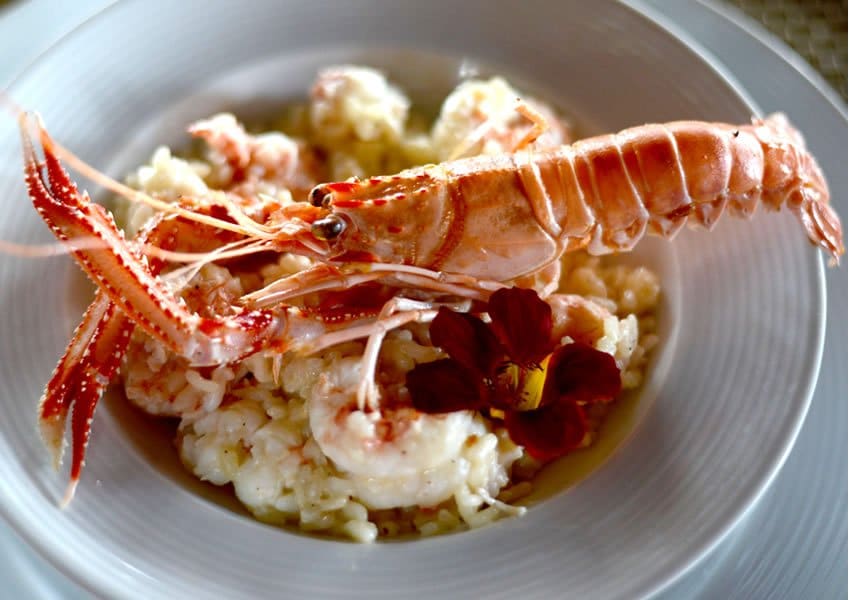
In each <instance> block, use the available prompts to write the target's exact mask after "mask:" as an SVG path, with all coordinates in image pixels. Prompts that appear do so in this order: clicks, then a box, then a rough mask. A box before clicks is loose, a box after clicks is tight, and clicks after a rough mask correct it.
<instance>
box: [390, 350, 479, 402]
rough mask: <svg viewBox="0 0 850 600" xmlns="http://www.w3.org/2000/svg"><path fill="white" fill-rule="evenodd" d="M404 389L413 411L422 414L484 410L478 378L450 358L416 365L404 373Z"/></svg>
mask: <svg viewBox="0 0 850 600" xmlns="http://www.w3.org/2000/svg"><path fill="white" fill-rule="evenodd" d="M407 389H408V390H409V391H410V396H411V398H412V400H413V406H414V408H416V410H419V411H422V412H424V413H430V414H434V413H447V412H454V411H456V410H478V409H480V408H484V407H485V406H486V398H485V397H484V394H483V393H482V392H483V391H484V390H483V389H482V385H481V377H480V376H479V375H477V374H476V373H474V372H472V371H471V370H470V369H468V368H466V367H464V366H463V365H461V364H460V363H458V362H456V361H454V360H452V359H451V358H444V359H442V360H437V361H434V362H429V363H423V364H421V365H416V367H415V368H414V369H413V370H412V371H409V372H408V373H407Z"/></svg>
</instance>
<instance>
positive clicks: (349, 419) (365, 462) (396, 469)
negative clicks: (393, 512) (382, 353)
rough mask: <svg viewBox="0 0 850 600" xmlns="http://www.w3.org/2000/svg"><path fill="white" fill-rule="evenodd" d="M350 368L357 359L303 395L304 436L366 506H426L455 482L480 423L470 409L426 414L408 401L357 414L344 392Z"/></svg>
mask: <svg viewBox="0 0 850 600" xmlns="http://www.w3.org/2000/svg"><path fill="white" fill-rule="evenodd" d="M358 367H359V359H358V358H356V357H350V358H346V359H342V360H341V361H339V363H338V364H337V365H334V366H333V367H332V369H331V370H330V371H329V372H327V373H323V374H322V376H321V377H320V379H319V382H318V383H317V385H316V389H315V390H314V391H313V393H312V394H311V396H310V399H309V401H308V405H307V410H308V415H309V420H310V430H311V431H312V434H313V437H314V439H315V440H316V443H317V444H318V445H319V448H320V449H321V450H322V453H323V454H324V455H325V456H327V457H328V458H329V459H330V460H331V461H333V463H334V464H335V465H336V467H337V468H338V469H340V470H342V471H344V472H345V473H346V474H347V476H348V479H349V480H350V481H351V482H352V483H353V485H354V486H355V488H356V489H357V491H358V497H360V498H361V499H362V500H363V501H364V502H366V503H367V504H368V506H369V507H370V508H374V509H380V508H392V507H395V506H411V505H415V504H423V505H425V506H433V505H436V504H439V503H440V502H442V501H443V500H445V499H446V498H448V497H450V496H451V494H452V492H453V490H454V489H455V488H457V487H458V486H459V485H460V484H461V483H462V481H463V470H462V468H461V467H460V466H459V464H458V462H459V460H460V455H461V451H462V448H463V445H464V443H466V441H467V440H468V439H469V438H470V437H471V436H476V435H478V436H480V435H485V434H486V433H487V429H486V428H485V427H484V425H483V423H481V422H480V421H479V420H476V419H475V418H474V416H473V413H472V412H471V411H458V412H454V413H450V414H446V415H426V414H423V413H420V412H418V411H417V410H415V409H414V408H413V406H411V405H410V403H409V401H408V402H403V401H397V402H390V401H387V402H385V403H384V404H383V405H382V406H381V408H380V410H364V409H363V408H361V407H358V405H357V401H356V396H355V394H353V393H352V390H353V389H356V388H357V385H358V382H359V379H360V375H359V373H358ZM391 399H392V398H390V399H388V400H391Z"/></svg>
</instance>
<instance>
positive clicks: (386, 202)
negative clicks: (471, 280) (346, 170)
mask: <svg viewBox="0 0 850 600" xmlns="http://www.w3.org/2000/svg"><path fill="white" fill-rule="evenodd" d="M439 168H440V167H438V166H428V167H421V168H417V169H409V170H407V171H403V172H401V173H399V174H397V175H392V176H386V177H372V178H369V179H364V180H357V179H351V180H348V181H344V182H339V183H327V184H323V185H319V186H316V187H315V188H313V191H312V192H311V193H310V202H311V204H312V205H313V206H315V207H321V208H322V209H324V210H325V211H326V214H325V216H324V217H322V218H320V219H317V220H315V221H314V222H313V226H312V232H313V235H315V236H316V237H317V238H319V239H321V240H324V241H326V242H327V243H328V244H329V248H330V254H329V257H328V258H330V259H344V260H368V261H380V262H394V263H405V264H416V265H421V266H427V265H429V264H430V263H431V262H432V260H433V257H434V256H435V255H436V254H437V253H438V251H439V248H440V247H441V246H442V245H443V244H444V240H445V235H446V223H447V222H448V221H449V220H450V213H451V206H452V203H451V202H450V201H449V198H447V197H446V195H447V194H448V192H447V188H446V186H444V185H439V184H437V185H435V182H437V183H438V182H439V181H440V180H441V179H442V178H441V177H440V176H439V175H438V174H435V173H433V174H432V172H431V171H432V170H434V169H439Z"/></svg>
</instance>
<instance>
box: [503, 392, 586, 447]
mask: <svg viewBox="0 0 850 600" xmlns="http://www.w3.org/2000/svg"><path fill="white" fill-rule="evenodd" d="M505 426H506V427H507V428H508V433H509V434H510V436H511V439H512V440H513V441H514V442H515V443H517V444H519V445H520V446H524V447H525V450H526V452H528V453H529V454H530V455H531V456H533V457H534V458H536V459H537V460H543V461H545V460H552V459H554V458H558V457H560V456H563V455H564V454H566V453H567V452H569V451H570V450H574V449H575V448H577V447H578V445H579V444H581V442H582V440H583V439H584V435H585V433H586V432H587V419H586V418H585V415H584V411H583V410H582V409H581V407H580V406H578V405H577V404H576V403H575V402H569V401H568V402H558V403H555V404H552V405H550V406H544V407H543V408H539V409H537V410H530V411H523V412H519V411H509V412H508V413H506V414H505Z"/></svg>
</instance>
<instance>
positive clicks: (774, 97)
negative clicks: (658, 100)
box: [0, 0, 848, 600]
mask: <svg viewBox="0 0 850 600" xmlns="http://www.w3.org/2000/svg"><path fill="white" fill-rule="evenodd" d="M110 3H111V2H110V1H109V0H77V1H75V2H61V3H52V2H49V0H30V1H29V2H26V3H9V2H3V1H2V0H0V56H3V57H4V58H3V61H0V89H1V88H2V87H3V86H4V85H5V84H6V83H7V82H8V81H9V79H10V78H11V77H12V76H13V75H14V74H15V73H17V72H18V71H20V70H21V69H22V68H23V67H25V66H26V65H27V64H28V63H29V62H30V61H31V60H33V59H34V58H35V57H36V56H38V54H39V53H40V52H41V51H43V50H44V49H45V48H47V47H48V46H49V45H51V44H52V42H54V41H55V40H56V39H58V38H59V37H60V36H62V35H64V34H65V33H67V32H69V31H70V30H72V29H73V28H74V27H75V26H76V25H78V24H79V23H81V22H82V21H83V20H85V19H86V18H88V17H89V16H91V15H93V14H95V13H96V12H98V10H99V9H101V8H102V7H104V6H106V5H108V4H110ZM644 4H645V5H646V6H648V7H649V8H650V9H654V10H655V11H657V12H658V14H659V15H660V16H661V17H662V18H663V19H666V20H668V21H669V23H670V24H671V25H672V26H674V27H680V28H682V30H683V31H684V32H686V35H688V36H689V37H690V38H691V39H692V40H693V41H696V42H697V43H699V44H700V45H702V46H703V47H704V48H710V49H711V54H713V55H714V56H715V57H716V58H717V59H718V60H719V61H720V62H722V63H724V64H725V65H726V67H727V69H728V70H730V71H731V72H732V74H733V75H735V76H736V77H737V78H738V80H739V81H740V82H741V83H742V85H743V86H744V87H745V88H747V91H748V92H749V93H750V95H751V96H752V97H754V98H755V100H756V101H757V102H758V103H759V105H760V106H761V108H762V109H764V110H765V111H766V112H769V111H772V110H784V111H786V112H788V113H790V114H789V116H790V117H791V119H792V121H794V122H795V123H797V124H799V125H800V127H801V128H802V129H803V130H805V131H807V132H808V133H809V135H810V136H811V135H812V133H813V132H817V133H818V134H819V136H818V137H816V138H815V139H814V140H810V142H811V145H812V147H813V150H814V151H815V154H818V152H817V146H818V145H819V144H821V145H824V146H825V147H827V148H830V149H833V150H834V149H835V148H841V149H842V150H841V153H842V155H841V156H838V157H833V160H836V161H838V164H843V165H845V166H846V165H847V152H846V141H847V104H846V98H847V1H846V0H831V1H830V0H816V1H814V2H805V1H803V0H781V1H777V0H725V1H721V2H712V3H709V2H705V3H703V2H692V1H689V2H682V1H679V0H644ZM735 6H738V7H740V8H741V9H743V10H744V11H746V12H747V13H748V14H750V15H752V16H753V17H755V18H756V19H758V20H759V21H761V23H763V24H764V25H765V26H766V27H767V28H769V29H770V30H772V31H773V32H774V33H776V34H778V35H781V36H782V37H783V38H784V39H785V40H786V41H787V42H788V43H790V44H791V46H793V47H794V48H796V49H798V51H800V52H801V53H802V55H803V56H805V58H806V60H808V61H809V62H806V60H804V59H803V58H801V56H800V55H798V54H795V53H794V52H793V51H792V50H791V49H790V48H789V47H788V46H787V45H785V44H784V43H783V42H782V41H781V40H779V39H778V38H776V37H773V36H772V35H771V34H769V33H768V32H767V31H766V30H765V29H764V28H763V27H762V26H761V25H759V23H758V22H756V21H754V20H751V19H750V18H748V17H746V16H745V15H744V14H743V13H742V12H739V11H738V10H737V9H736V8H735ZM48 7H49V9H48ZM813 66H814V67H816V68H817V69H818V70H820V71H821V73H822V74H823V75H824V77H826V80H825V79H823V78H822V77H821V76H819V75H818V73H817V72H816V71H815V70H814V68H812V67H813ZM827 80H828V81H829V83H827ZM830 85H831V86H832V87H831V88H830ZM838 171H841V169H838ZM843 176H844V179H843V181H837V182H836V181H833V182H832V183H833V186H834V187H835V185H836V184H838V186H839V189H840V186H843V189H844V190H846V189H847V179H846V169H844V170H843ZM845 198H846V196H845ZM836 208H837V209H838V211H839V212H840V215H841V218H842V221H843V222H844V223H845V224H846V223H848V220H847V205H846V201H845V202H844V203H841V204H839V205H837V207H836ZM827 294H828V298H829V307H830V308H829V314H828V331H827V337H826V347H825V351H824V360H823V364H822V368H821V375H820V379H819V383H818V386H817V389H816V390H815V396H814V399H813V402H812V407H811V409H810V412H809V414H808V417H807V419H806V423H805V425H804V426H803V429H802V431H801V433H800V437H799V438H798V441H797V443H796V444H795V446H794V449H793V451H792V452H791V454H790V456H789V458H788V460H787V462H786V464H785V466H784V467H783V468H782V470H781V472H780V473H779V475H778V477H777V479H776V481H775V482H774V483H773V484H772V485H771V487H770V488H769V489H768V491H767V493H766V494H765V495H764V497H763V498H762V499H761V500H760V501H759V502H758V504H757V505H756V506H754V507H753V508H752V509H751V510H750V511H749V513H748V514H747V516H746V517H745V518H744V520H743V521H742V522H741V523H740V524H739V526H738V527H736V528H735V530H734V531H733V532H732V533H731V534H730V535H729V536H727V537H726V538H725V539H724V540H723V541H722V542H721V543H720V544H719V545H718V546H717V547H716V548H714V549H713V550H712V551H711V552H710V553H709V555H708V556H706V557H705V558H704V559H703V560H702V561H701V562H700V563H699V564H698V565H697V566H696V567H695V568H693V569H692V570H691V571H689V572H688V573H687V574H686V575H684V576H683V577H682V578H680V579H679V580H677V581H676V582H674V583H673V584H672V585H671V586H670V587H669V588H668V589H667V590H665V591H664V592H663V593H662V594H661V595H660V596H659V598H661V599H663V600H673V599H680V598H758V599H760V598H780V599H782V598H784V599H789V600H790V599H797V598H840V597H847V454H846V453H845V449H846V448H847V364H848V363H847V330H848V328H847V266H846V263H845V265H844V266H842V267H841V268H840V269H833V270H830V272H829V273H827ZM0 556H2V557H3V559H4V560H2V561H0V564H3V563H5V565H6V568H0V588H2V589H3V591H4V594H3V595H4V597H10V598H33V597H34V598H63V599H74V598H87V597H88V595H87V594H86V593H85V592H84V591H83V590H81V589H80V588H78V587H77V586H76V585H75V584H73V583H71V582H70V581H68V580H67V579H65V578H64V577H63V576H62V575H60V574H59V573H58V572H56V571H55V570H54V569H53V568H52V567H51V566H50V565H48V564H47V563H45V562H44V561H43V560H42V559H41V558H39V557H38V556H36V555H35V554H34V553H33V551H32V550H30V549H29V548H28V547H26V546H25V545H24V544H23V543H22V542H21V541H20V540H19V539H18V538H17V536H16V535H15V534H14V532H12V531H11V530H10V529H9V528H8V527H7V526H6V525H5V524H3V523H0Z"/></svg>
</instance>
